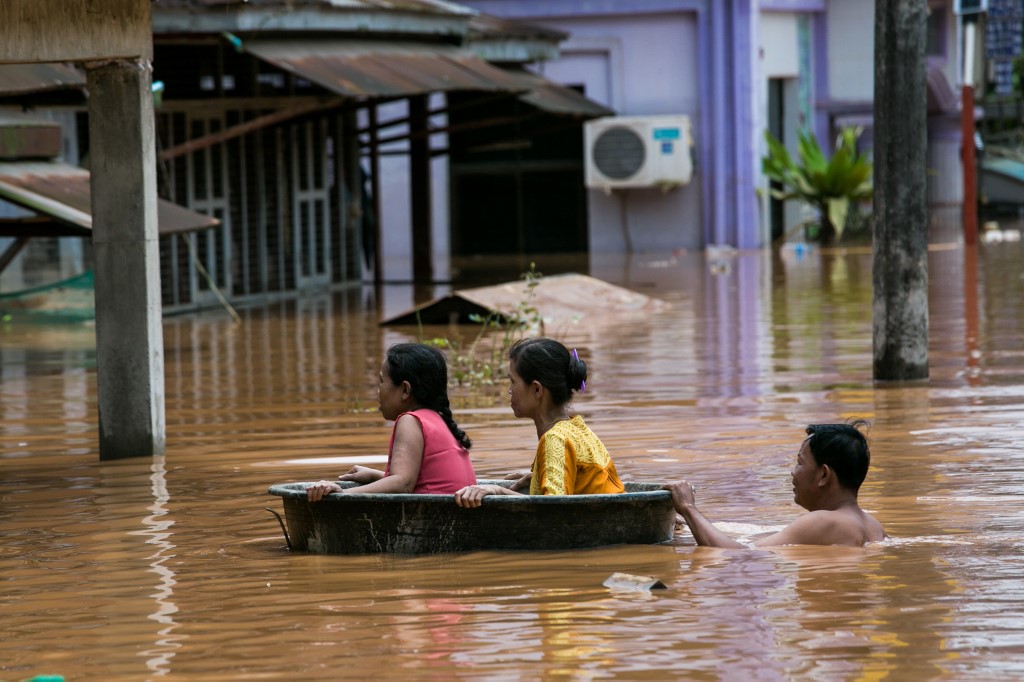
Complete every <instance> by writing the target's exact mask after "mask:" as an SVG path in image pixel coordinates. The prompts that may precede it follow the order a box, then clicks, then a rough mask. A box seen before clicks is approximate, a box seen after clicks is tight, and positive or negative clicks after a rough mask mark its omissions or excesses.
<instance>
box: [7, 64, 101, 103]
mask: <svg viewBox="0 0 1024 682" xmlns="http://www.w3.org/2000/svg"><path fill="white" fill-rule="evenodd" d="M84 87H85V74H84V73H82V72H81V71H79V70H78V69H76V68H74V67H73V66H68V65H66V64H0V96H11V95H25V94H29V93H33V92H48V91H51V90H74V89H81V88H84Z"/></svg>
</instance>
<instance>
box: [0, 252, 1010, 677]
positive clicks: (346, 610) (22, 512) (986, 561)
mask: <svg viewBox="0 0 1024 682" xmlns="http://www.w3.org/2000/svg"><path fill="white" fill-rule="evenodd" d="M1022 256H1024V249H1022V248H1021V246H1020V244H1001V245H995V244H990V245H983V246H981V247H979V248H978V249H977V250H976V251H974V250H967V251H965V250H964V249H963V248H961V247H958V246H952V245H937V246H936V247H935V248H934V249H933V250H932V252H931V254H930V272H931V292H930V295H931V311H930V315H931V342H930V360H931V377H930V379H929V380H928V381H926V382H918V383H913V384H901V385H876V384H874V382H873V381H872V378H871V288H870V287H871V277H870V274H871V256H870V254H868V253H866V252H865V251H863V250H855V249H851V250H847V251H840V252H833V253H826V254H822V253H820V252H817V251H812V252H811V253H805V254H799V253H796V252H795V251H793V250H786V251H783V252H781V253H779V254H776V255H774V256H773V255H772V254H770V253H752V254H741V255H740V256H738V257H736V258H728V259H725V260H723V261H722V262H720V263H719V262H714V260H712V261H710V262H709V261H708V260H707V259H705V258H704V256H702V255H694V254H677V255H671V254H664V255H657V256H639V255H638V256H633V257H629V258H626V257H616V256H608V257H600V256H593V257H591V258H590V259H589V262H588V263H587V264H586V266H587V267H588V268H589V270H590V273H591V274H593V275H595V276H598V277H602V278H604V279H607V280H609V281H611V282H613V283H616V284H620V285H624V286H627V287H631V288H633V289H636V290H638V291H642V292H644V293H648V294H651V295H657V296H659V297H661V298H664V299H665V300H667V301H670V302H671V303H672V304H673V306H672V309H671V310H669V311H667V312H665V313H658V314H656V315H653V316H650V317H647V318H641V319H617V320H610V319H605V318H604V316H602V315H597V316H593V317H590V318H584V319H581V320H579V321H578V322H576V323H574V324H567V325H564V328H562V329H557V330H552V329H549V330H547V331H548V332H549V333H551V334H553V335H556V336H559V337H560V338H562V339H563V340H564V341H566V342H567V343H568V344H569V345H571V346H575V347H578V348H579V349H580V352H581V355H582V356H583V358H584V359H585V360H586V361H587V362H588V364H589V366H590V368H591V377H590V379H589V380H588V382H587V391H586V393H585V394H584V395H583V396H582V397H580V398H579V399H578V400H577V401H576V405H577V408H578V409H579V411H580V412H581V413H582V414H584V415H585V417H586V418H587V420H588V422H589V423H590V425H591V426H592V427H593V428H594V430H595V431H596V432H597V433H598V434H599V435H600V436H601V437H602V438H603V439H604V441H605V443H606V444H607V445H608V447H609V449H610V450H611V452H612V453H613V455H614V457H615V459H616V460H617V463H618V467H619V470H620V472H622V473H623V474H625V475H628V476H632V477H633V478H635V479H639V480H672V479H676V478H680V477H686V478H688V479H689V480H691V481H692V482H694V483H695V484H696V485H697V487H698V501H699V503H700V504H701V505H702V507H703V509H704V510H705V511H706V513H707V514H708V515H709V516H710V517H711V518H712V519H713V520H715V521H716V522H719V523H720V524H721V527H722V528H723V529H725V530H726V531H728V532H730V533H732V534H734V535H738V536H750V535H752V534H756V533H758V532H761V531H764V530H770V529H774V528H778V527H781V526H782V525H784V524H785V523H787V522H788V521H790V520H791V519H793V518H794V517H795V515H796V514H797V513H798V512H799V509H798V508H797V507H796V506H795V505H794V504H793V502H792V492H791V489H790V483H789V468H790V466H791V464H792V461H793V458H794V457H795V453H796V450H797V447H798V445H799V443H800V441H801V439H802V436H803V433H802V429H803V427H804V426H805V425H806V424H808V423H816V422H824V421H835V420H841V419H845V418H847V417H850V416H861V417H865V418H868V419H870V420H871V421H872V422H873V426H872V429H871V443H872V449H873V457H874V460H873V467H872V469H871V472H870V474H869V476H868V480H867V481H866V483H865V485H864V487H863V489H862V495H861V499H862V503H863V505H864V506H865V507H866V508H867V509H869V510H871V511H872V512H874V513H875V514H876V515H877V516H878V518H879V519H880V520H881V521H882V522H883V523H884V524H885V526H886V529H887V530H888V532H889V534H890V535H891V536H892V537H891V539H890V540H888V541H886V542H884V543H881V544H878V545H875V546H871V547H868V548H865V549H840V548H813V547H794V548H786V549H779V550H774V551H729V550H716V549H707V548H697V547H695V546H694V545H693V541H692V539H691V538H690V537H689V535H688V534H686V533H685V532H683V533H682V534H681V535H680V536H679V538H678V539H677V540H676V541H675V542H674V543H671V544H667V545H658V546H622V547H609V548H600V549H593V550H586V551H561V552H532V553H515V552H503V553H498V552H474V553H466V554H458V555H446V556H424V557H398V556H365V557H340V556H315V555H306V554H292V553H289V552H288V551H287V549H286V548H285V544H284V540H283V537H282V535H281V533H280V529H279V527H278V525H277V522H276V521H275V520H274V519H273V517H272V516H271V515H270V514H269V513H268V512H267V511H265V510H264V508H265V507H268V506H269V507H274V508H278V509H279V508H280V500H279V499H277V498H273V497H270V496H268V495H266V488H267V486H268V485H269V484H271V483H276V482H288V481H302V480H315V479H319V478H321V477H333V476H334V475H336V474H338V473H339V472H340V471H342V470H344V469H345V468H347V467H348V466H349V465H350V464H351V463H370V464H378V465H379V464H380V462H381V461H382V459H383V455H384V452H385V447H386V443H387V438H388V434H389V426H388V425H387V424H386V423H384V422H383V421H382V420H381V419H380V417H379V415H378V414H377V412H376V401H375V395H376V394H375V385H376V373H377V369H378V366H379V362H380V357H381V354H382V352H383V350H384V349H385V348H386V347H387V346H388V345H390V344H391V343H394V342H398V341H403V340H409V339H413V338H415V336H416V335H417V330H416V329H414V328H390V329H381V328H379V327H378V326H377V325H376V320H377V319H379V317H380V316H382V315H384V314H390V313H391V312H398V311H399V310H400V309H404V308H405V307H408V306H409V305H411V303H412V300H413V297H414V292H413V291H411V289H410V288H409V287H403V286H392V287H385V288H384V289H382V290H381V291H380V292H377V293H375V292H374V291H373V290H372V289H360V290H355V291H348V292H340V293H335V294H333V295H321V296H314V297H309V298H305V299H302V300H298V301H291V302H284V303H275V304H272V305H267V306H262V307H257V308H250V309H246V310H243V311H242V317H243V321H242V322H241V323H239V324H233V323H232V322H231V321H230V320H229V319H228V317H227V316H226V315H224V314H222V313H220V312H217V311H212V312H210V313H205V314H202V315H196V316H189V317H177V318H169V319H167V320H166V322H165V353H166V398H167V443H168V444H167V453H166V455H165V456H162V457H157V458H152V459H150V458H141V459H129V460H123V461H114V462H100V461H99V458H98V453H97V444H96V442H97V425H96V420H97V415H96V397H95V396H96V374H95V353H94V350H93V340H92V338H93V337H92V334H93V330H92V329H91V328H89V327H66V326H65V327H38V328H29V329H26V328H24V327H15V326H11V325H8V326H6V327H3V329H0V360H2V362H0V371H2V381H0V392H2V403H0V412H2V416H3V418H2V434H0V630H2V636H0V679H3V680H23V679H26V678H30V677H32V676H34V675H39V674H59V675H63V676H64V677H65V679H67V680H121V679H123V680H147V679H148V680H153V679H168V680H175V679H181V680H186V679H187V680H227V679H236V680H240V679H337V678H342V679H370V678H379V679H388V678H392V679H395V678H409V679H427V680H429V679H451V678H465V679H488V680H520V679H546V678H556V677H564V678H568V679H582V680H591V679H623V680H627V679H628V680H640V679H690V680H717V679H736V680H748V679H758V680H786V679H815V680H880V679H891V680H929V679H947V680H962V679H1011V678H1018V679H1019V678H1021V677H1024V571H1022V570H1021V559H1022V550H1024V533H1022V528H1024V504H1022V503H1024V407H1022V402H1024V401H1022V398H1024V303H1022V301H1024V297H1022V295H1021V294H1022V289H1024V280H1022V267H1021V264H1022ZM538 267H539V269H541V270H542V271H543V270H544V267H545V264H544V262H543V261H542V262H540V263H538ZM442 289H443V287H442V288H439V290H442ZM417 293H418V294H420V295H421V294H422V293H423V292H417ZM428 293H429V292H428ZM424 333H426V334H428V335H430V336H434V335H437V336H451V337H457V336H459V335H460V334H462V335H465V334H466V333H467V332H466V331H465V330H458V329H455V328H428V329H425V330H424ZM464 342H468V341H467V340H465V339H464ZM453 397H454V405H455V414H456V417H457V419H458V420H459V421H460V423H461V425H462V426H464V427H465V428H466V430H467V431H468V432H469V434H470V435H471V436H472V437H473V439H474V441H475V447H474V449H473V456H474V461H475V466H476V469H477V473H478V475H480V476H482V477H487V476H492V475H500V474H503V473H505V472H507V471H509V470H511V469H515V468H521V467H525V466H528V465H529V462H530V460H531V457H532V452H533V448H534V445H535V440H536V439H535V434H534V432H533V427H532V425H531V424H529V423H525V422H521V421H516V420H514V419H513V417H512V415H511V413H510V410H509V409H508V407H507V398H506V396H505V394H504V385H497V386H493V387H483V388H480V389H477V390H473V391H466V390H456V391H454V393H453ZM494 532H495V533H501V532H502V529H501V528H495V529H494ZM617 571H621V572H626V573H633V574H640V575H652V576H655V577H657V578H659V579H661V580H662V581H663V582H664V583H665V584H666V585H667V587H668V589H666V590H661V591H654V592H635V591H617V590H610V589H608V588H605V587H603V586H602V582H603V581H604V580H605V579H606V578H607V577H608V576H609V575H610V574H611V573H613V572H617Z"/></svg>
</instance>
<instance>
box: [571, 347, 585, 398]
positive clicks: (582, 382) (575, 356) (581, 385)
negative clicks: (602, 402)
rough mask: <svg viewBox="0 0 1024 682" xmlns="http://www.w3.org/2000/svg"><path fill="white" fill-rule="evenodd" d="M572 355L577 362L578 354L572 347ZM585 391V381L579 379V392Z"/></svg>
mask: <svg viewBox="0 0 1024 682" xmlns="http://www.w3.org/2000/svg"><path fill="white" fill-rule="evenodd" d="M572 356H573V357H574V358H576V361H577V362H579V359H580V354H579V353H577V352H576V349H575V348H573V349H572ZM586 392H587V382H586V381H581V382H580V393H586Z"/></svg>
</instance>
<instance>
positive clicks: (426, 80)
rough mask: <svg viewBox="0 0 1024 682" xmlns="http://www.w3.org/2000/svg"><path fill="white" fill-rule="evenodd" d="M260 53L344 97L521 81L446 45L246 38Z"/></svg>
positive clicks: (511, 85) (500, 88)
mask: <svg viewBox="0 0 1024 682" xmlns="http://www.w3.org/2000/svg"><path fill="white" fill-rule="evenodd" d="M245 49H246V51H248V52H250V53H252V54H253V55H255V56H256V57H258V58H259V59H262V60H264V61H266V62H269V63H271V64H273V65H274V66H277V67H278V68H280V69H282V70H284V71H288V72H290V73H293V74H295V75H297V76H299V77H301V78H305V79H306V80H309V81H312V82H314V83H317V84H319V85H320V86H322V87H324V88H326V89H328V90H331V91H332V92H336V93H338V94H339V95H343V96H346V97H402V96H408V95H417V94H425V93H429V92H448V91H454V90H479V91H492V92H520V91H523V90H525V89H526V88H525V87H523V85H522V83H521V82H520V81H519V80H517V79H516V78H515V77H513V76H511V75H510V74H509V73H508V72H506V71H504V70H503V69H500V68H498V67H496V66H492V65H491V64H488V63H487V62H486V61H484V60H483V59H481V58H480V57H477V56H476V55H474V54H473V53H472V52H469V51H466V50H460V49H458V48H455V47H450V46H445V45H431V44H426V43H424V44H418V43H385V42H373V41H361V42H360V41H348V40H334V41H327V40H290V41H283V40H282V41H250V42H247V43H246V44H245Z"/></svg>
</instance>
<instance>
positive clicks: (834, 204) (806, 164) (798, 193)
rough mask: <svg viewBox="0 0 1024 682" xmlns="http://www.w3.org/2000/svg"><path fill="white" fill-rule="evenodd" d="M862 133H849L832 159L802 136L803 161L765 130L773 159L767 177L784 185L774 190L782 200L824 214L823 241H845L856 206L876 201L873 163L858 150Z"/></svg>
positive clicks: (765, 162)
mask: <svg viewBox="0 0 1024 682" xmlns="http://www.w3.org/2000/svg"><path fill="white" fill-rule="evenodd" d="M860 133H861V130H860V128H843V130H842V131H840V133H839V136H838V137H837V138H836V146H835V151H834V152H833V153H832V158H830V159H826V158H825V154H824V153H823V152H822V150H821V147H820V146H818V142H817V140H815V139H814V136H813V135H812V134H811V133H810V132H808V131H801V132H800V133H799V143H798V146H797V153H798V157H799V161H797V160H794V159H793V157H791V156H790V154H789V151H788V150H787V149H786V147H785V146H784V145H783V144H782V143H781V142H780V141H779V140H777V139H776V138H775V136H773V135H772V134H771V133H770V132H769V131H767V130H766V131H765V140H766V141H767V142H768V155H767V156H765V157H764V158H763V159H762V160H761V168H762V171H763V172H764V174H765V175H766V176H767V177H768V178H769V179H771V180H774V181H776V182H778V183H779V184H781V185H782V187H783V189H782V190H775V189H773V190H772V196H773V197H775V198H776V199H782V200H786V199H800V200H801V201H803V202H805V203H807V204H810V205H811V206H813V207H815V208H817V209H818V211H819V212H820V214H821V218H820V220H821V229H820V231H819V238H820V239H821V241H822V242H826V243H828V242H831V241H832V240H833V239H837V240H838V239H841V238H842V236H843V228H844V227H846V216H847V214H848V213H849V211H850V204H851V202H855V201H863V200H866V199H870V198H871V196H872V193H873V187H872V163H871V159H870V157H869V156H867V155H866V154H861V153H860V152H859V151H857V138H858V137H859V136H860Z"/></svg>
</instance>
